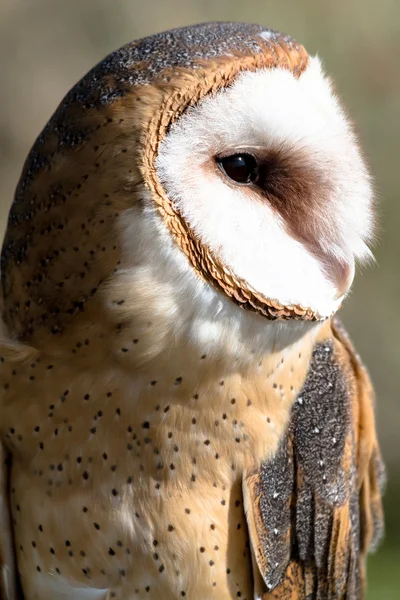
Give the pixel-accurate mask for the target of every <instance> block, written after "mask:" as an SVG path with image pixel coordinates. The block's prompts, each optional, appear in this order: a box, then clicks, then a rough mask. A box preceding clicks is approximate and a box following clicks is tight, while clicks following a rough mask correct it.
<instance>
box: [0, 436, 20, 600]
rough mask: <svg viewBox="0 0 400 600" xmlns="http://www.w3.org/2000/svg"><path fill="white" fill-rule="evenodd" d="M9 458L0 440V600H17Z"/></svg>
mask: <svg viewBox="0 0 400 600" xmlns="http://www.w3.org/2000/svg"><path fill="white" fill-rule="evenodd" d="M9 467H10V465H9V457H8V453H7V451H6V449H5V448H4V446H3V444H2V443H1V440H0V600H17V599H18V598H19V595H18V591H17V589H18V588H17V576H16V565H15V553H14V543H13V533H12V524H11V511H10V502H9V472H10V468H9Z"/></svg>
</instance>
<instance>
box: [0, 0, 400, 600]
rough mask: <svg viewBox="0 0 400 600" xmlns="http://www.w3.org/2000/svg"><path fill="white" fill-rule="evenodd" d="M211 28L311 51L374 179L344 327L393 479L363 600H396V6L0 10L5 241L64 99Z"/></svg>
mask: <svg viewBox="0 0 400 600" xmlns="http://www.w3.org/2000/svg"><path fill="white" fill-rule="evenodd" d="M212 20H223V21H230V20H232V21H248V22H258V23H260V24H263V25H265V26H267V27H271V28H274V29H278V30H281V31H285V32H286V33H290V34H291V35H293V36H294V37H296V38H297V39H298V40H299V41H301V42H302V43H303V44H304V45H305V46H306V48H307V49H308V51H309V52H310V53H318V54H319V55H320V57H321V58H322V59H323V61H324V64H325V68H326V70H327V71H328V72H329V73H330V74H332V75H333V77H334V80H335V83H336V88H337V90H338V92H339V94H340V95H341V97H342V98H343V100H344V103H345V105H346V106H347V107H348V109H349V111H350V114H351V116H352V118H353V120H354V121H355V123H356V127H357V130H358V132H359V136H360V138H361V140H362V142H363V146H364V150H365V154H366V157H367V160H368V162H369V164H370V166H371V170H372V173H373V175H374V178H375V184H376V193H377V197H378V200H379V214H380V239H379V242H378V244H377V245H376V248H375V256H376V261H377V265H376V266H374V267H372V268H369V269H367V270H366V271H365V272H364V273H359V274H358V278H357V280H356V283H355V286H354V290H353V292H352V294H351V296H350V298H349V299H348V300H347V303H346V305H345V307H344V309H343V310H342V317H343V319H344V321H345V323H346V325H347V327H348V329H349V330H350V332H351V334H352V337H353V340H354V341H355V343H356V346H357V348H358V350H359V352H360V353H361V355H362V356H363V358H364V360H365V362H366V363H367V365H368V367H369V369H370V372H371V375H372V379H373V381H374V384H375V387H376V390H377V420H378V429H379V435H380V440H381V445H382V449H383V454H384V457H385V461H386V464H387V468H388V473H389V483H388V488H387V492H386V496H385V506H386V527H387V535H386V539H385V542H384V544H383V546H381V548H380V550H379V552H378V553H377V554H376V555H375V556H373V557H371V559H370V562H369V592H368V599H369V600H378V599H383V600H392V599H393V600H394V599H400V564H399V563H400V516H399V513H400V401H399V390H400V343H399V340H400V317H399V312H398V310H399V303H398V300H397V298H399V296H400V276H399V267H398V265H399V261H400V258H399V257H400V233H399V227H400V203H399V196H400V165H399V166H398V163H399V161H400V152H399V140H400V68H399V59H400V1H399V0H164V1H162V0H146V1H141V0H0V52H1V60H0V82H1V86H0V191H1V194H0V235H1V236H2V234H3V232H4V228H5V223H6V218H7V211H8V208H9V205H10V203H11V200H12V196H13V191H14V188H15V185H16V183H17V180H18V177H19V173H20V171H21V168H22V164H23V161H24V159H25V157H26V154H27V152H28V150H29V148H30V146H31V145H32V143H33V141H34V139H35V137H36V136H37V135H38V133H39V132H40V130H41V129H42V127H43V126H44V124H45V123H46V121H47V120H48V118H49V117H50V116H51V114H52V113H53V111H54V109H55V108H56V106H57V104H58V103H59V101H60V100H61V98H62V97H63V95H64V94H65V93H66V92H67V91H68V89H69V88H70V87H71V86H72V85H73V84H74V83H75V82H76V81H77V80H78V79H79V78H80V77H81V76H82V75H83V74H84V73H85V72H86V71H87V70H88V69H89V68H90V67H92V66H93V64H94V63H96V62H98V61H99V60H100V59H101V58H102V57H103V56H104V55H105V54H107V53H108V52H110V51H112V50H114V49H115V48H117V47H118V46H121V45H122V44H124V43H125V42H128V41H130V40H132V39H135V38H138V37H143V36H145V35H148V34H151V33H154V32H156V31H160V30H163V29H169V28H172V27H178V26H182V25H188V24H191V23H196V22H202V21H212Z"/></svg>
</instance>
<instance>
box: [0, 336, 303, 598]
mask: <svg viewBox="0 0 400 600" xmlns="http://www.w3.org/2000/svg"><path fill="white" fill-rule="evenodd" d="M206 360H207V358H206V357H204V358H203V357H201V358H200V359H199V362H200V364H201V365H203V364H204V363H205V361H206ZM307 365H308V350H307V349H304V348H302V349H301V350H299V349H295V350H293V351H292V352H290V353H287V354H285V353H283V354H275V355H271V356H268V357H266V358H264V359H262V358H261V359H260V360H259V361H257V364H256V365H255V366H254V367H252V368H251V369H249V370H248V371H247V372H246V373H244V374H243V373H242V374H240V373H238V372H235V371H234V370H230V369H227V370H224V369H216V370H215V372H214V371H213V368H211V369H210V370H209V371H207V369H204V368H203V367H201V368H200V369H199V370H198V371H197V372H192V371H191V372H186V371H185V368H184V367H183V368H178V369H176V373H175V372H171V373H169V372H166V371H164V372H163V373H161V374H155V375H154V376H152V377H149V380H148V381H147V382H146V384H143V381H141V382H140V384H138V383H137V382H132V381H125V382H124V381H123V380H122V379H121V377H114V376H110V375H109V374H108V375H105V376H103V377H92V376H90V375H89V374H85V375H84V376H82V378H80V379H77V380H75V381H72V382H71V383H70V385H69V386H67V383H66V379H65V378H64V377H60V380H57V378H55V379H53V385H52V386H49V382H47V383H46V384H43V380H41V379H40V377H38V378H37V379H35V380H29V385H30V386H31V387H30V388H27V389H29V390H31V393H32V395H31V396H30V404H29V409H28V408H27V407H25V413H23V412H22V410H21V409H22V407H21V402H22V400H19V401H18V402H19V403H20V405H19V406H18V402H17V403H15V404H13V410H11V408H10V409H9V410H8V411H7V425H6V430H5V437H6V439H7V442H8V444H9V445H10V447H11V448H12V449H13V452H14V453H15V467H14V469H13V490H14V492H13V516H14V520H15V528H16V536H17V541H18V543H19V546H20V547H21V548H22V549H23V550H20V553H21V565H22V573H24V572H26V573H27V574H28V573H29V572H31V571H33V570H36V571H37V572H38V573H39V577H40V574H41V573H51V574H52V576H59V577H63V578H66V580H67V581H73V582H80V583H82V584H86V585H87V584H88V582H89V581H90V582H92V584H93V585H95V586H96V587H100V588H103V587H104V589H107V588H110V589H113V590H115V591H114V593H115V594H117V595H118V594H122V595H121V596H120V597H121V598H123V597H126V596H125V595H124V594H125V592H123V590H124V589H125V587H124V586H126V585H128V586H130V587H129V589H130V590H131V589H132V587H133V589H137V590H139V592H138V596H137V597H140V593H142V592H143V593H144V591H145V590H146V588H147V587H149V586H150V588H152V589H153V588H154V586H155V585H156V586H157V585H159V584H160V583H161V582H169V583H168V585H167V589H169V590H170V597H171V598H176V597H178V596H179V594H180V593H181V592H182V591H185V590H186V591H185V593H186V592H187V591H188V590H193V593H196V594H198V596H193V597H207V594H209V592H210V590H212V589H213V588H214V587H215V588H216V587H218V589H219V594H220V595H219V596H218V597H221V598H224V597H226V598H230V597H231V595H230V594H231V584H230V583H229V577H227V575H228V574H229V573H231V572H235V573H237V576H236V579H237V582H235V585H236V583H237V586H236V587H237V591H240V593H242V596H243V597H249V596H247V594H250V593H251V589H250V586H251V577H250V575H249V573H251V569H250V566H249V565H250V554H249V548H248V539H247V528H246V521H245V516H244V511H243V502H242V493H241V477H242V473H243V471H244V470H245V469H247V468H249V467H250V466H251V465H252V464H254V463H259V462H260V461H261V460H263V459H265V458H267V457H268V456H271V455H272V454H273V453H274V451H275V449H276V447H277V443H278V441H279V438H280V436H281V435H282V432H283V430H284V428H285V426H286V423H287V419H288V415H289V411H290V407H291V405H292V403H293V401H294V399H295V397H296V395H297V394H298V392H299V390H300V388H301V385H302V383H303V380H304V377H305V375H306V371H307ZM38 367H39V371H40V369H41V368H43V369H44V365H43V366H42V365H41V364H40V363H39V364H38V365H36V369H37V368H38ZM153 377H154V378H153ZM35 381H37V383H36V390H35ZM32 384H33V385H32ZM41 388H42V389H41ZM45 389H46V390H47V391H45ZM49 389H51V390H52V392H51V394H52V398H53V399H52V400H51V399H50V397H49V391H48V390H49ZM35 392H36V393H35ZM26 398H28V396H26ZM32 398H35V399H37V400H35V401H34V402H32ZM10 406H11V405H10ZM21 415H22V418H21ZM28 487H29V489H30V490H32V491H31V493H30V495H29V498H28V497H27V496H26V494H25V493H24V490H25V489H28ZM60 514H62V515H63V518H62V519H60ZM232 543H233V544H234V547H235V550H234V551H233V550H232V549H231V544H232ZM67 559H68V560H67ZM187 560H191V561H193V562H192V563H191V564H195V565H198V569H197V571H196V573H195V574H193V573H192V572H191V573H189V572H188V571H187V569H186V568H185V564H186V561H187ZM38 568H39V569H40V571H38ZM25 569H26V571H25ZM191 571H193V570H191ZM228 572H229V573H228ZM27 576H28V575H27ZM162 577H163V579H161V578H162ZM214 584H215V585H214ZM204 586H205V587H204ZM178 588H179V589H178ZM235 589H236V588H235ZM140 590H141V591H140ZM224 590H225V591H224ZM236 593H237V592H236ZM224 594H225V595H224ZM116 597H118V596H116ZM132 597H136V596H134V595H133V596H132ZM165 597H169V596H168V593H166V595H165ZM233 597H234V596H233Z"/></svg>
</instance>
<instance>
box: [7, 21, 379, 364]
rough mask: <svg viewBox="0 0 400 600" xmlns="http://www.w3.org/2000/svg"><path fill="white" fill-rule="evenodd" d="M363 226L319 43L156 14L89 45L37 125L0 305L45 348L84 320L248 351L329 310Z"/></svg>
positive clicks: (363, 245) (368, 200) (363, 247)
mask: <svg viewBox="0 0 400 600" xmlns="http://www.w3.org/2000/svg"><path fill="white" fill-rule="evenodd" d="M372 232H373V206H372V192H371V184H370V179H369V176H368V173H367V169H366V167H365V164H364V161H363V159H362V156H361V154H360V150H359V148H358V144H357V141H356V138H355V135H354V133H353V130H352V127H351V124H350V123H349V120H348V118H347V117H346V115H345V113H344V111H343V109H342V107H341V105H340V103H339V101H338V99H337V97H336V96H335V94H334V92H333V91H332V86H331V83H330V81H329V80H328V79H327V78H326V77H325V75H324V73H323V71H322V68H321V63H320V61H319V59H318V58H314V57H310V56H308V54H307V52H306V51H305V49H304V48H303V47H302V46H301V45H299V44H298V43H297V42H295V41H294V40H293V39H291V38H289V37H287V36H284V35H281V34H279V33H277V32H274V31H271V30H267V29H265V28H263V27H260V26H257V25H248V24H238V23H211V24H204V25H198V26H192V27H187V28H184V29H178V30H173V31H169V32H166V33H162V34H157V35H155V36H152V37H149V38H145V39H144V40H141V41H139V42H134V43H132V44H128V45H127V46H124V47H123V48H121V49H120V50H118V51H116V52H114V53H112V54H111V55H109V56H108V57H106V58H105V59H104V60H103V61H102V62H101V63H100V64H99V65H97V66H96V67H95V68H94V69H92V71H90V72H89V73H88V74H87V75H86V76H85V77H84V78H83V79H82V80H81V81H80V82H79V83H78V84H77V85H76V86H75V87H74V88H73V89H72V90H71V91H70V92H69V94H68V95H67V96H66V98H65V99H64V100H63V102H62V103H61V105H60V106H59V108H58V109H57V111H56V113H55V115H54V116H53V117H52V119H51V120H50V122H49V123H48V125H47V126H46V128H45V129H44V131H43V132H42V134H41V135H40V136H39V138H38V140H37V141H36V143H35V145H34V147H33V149H32V150H31V153H30V155H29V157H28V159H27V162H26V164H25V167H24V171H23V174H22V177H21V180H20V183H19V185H18V188H17V191H16V196H15V200H14V203H13V206H12V208H11V212H10V217H9V224H8V230H7V234H6V238H5V242H4V246H3V252H2V287H3V298H4V307H3V318H4V320H5V323H6V325H7V326H8V329H9V331H10V333H11V335H12V336H14V337H16V338H18V339H22V340H24V341H30V342H31V343H36V344H38V343H39V340H43V339H44V338H46V339H47V340H49V339H53V340H55V343H56V345H57V347H58V348H60V347H63V341H62V340H65V339H66V340H70V338H71V335H72V336H73V337H74V339H75V338H78V337H79V336H80V333H79V331H82V327H83V328H84V329H85V330H86V331H96V332H98V331H101V332H102V334H101V335H103V338H104V336H105V335H108V336H110V335H111V334H112V335H113V336H116V335H119V339H120V340H121V339H122V338H123V335H124V331H125V332H128V333H127V336H128V337H129V339H130V340H131V341H130V342H129V343H132V344H133V343H134V342H133V340H135V339H136V340H138V339H139V334H137V337H132V336H133V335H136V333H137V332H139V333H140V335H144V332H145V331H147V332H148V335H150V333H149V332H150V331H153V333H152V335H153V338H152V339H153V342H154V340H156V339H157V340H158V342H157V343H155V346H157V352H158V351H160V349H162V348H165V346H166V344H167V343H168V344H170V343H176V340H178V339H181V340H182V339H186V340H192V341H193V340H197V341H199V340H200V341H201V343H202V344H204V343H207V344H209V345H212V344H213V343H214V344H215V343H216V340H218V343H221V339H224V340H225V342H226V339H227V338H229V339H230V342H229V343H230V344H233V345H234V346H235V347H236V350H235V351H237V345H238V344H239V340H241V343H244V345H245V346H246V348H247V350H248V346H249V344H248V343H246V342H248V341H249V340H252V343H253V341H254V340H255V338H256V337H257V336H258V338H259V337H260V336H261V337H262V339H263V340H265V339H269V340H270V339H274V340H275V342H276V340H277V339H278V338H282V339H283V338H284V337H285V336H286V335H288V332H291V333H292V334H293V332H295V335H300V332H302V331H304V330H305V328H309V327H310V326H312V324H313V323H317V322H319V321H322V320H324V319H327V318H329V317H330V316H331V315H332V314H333V313H334V312H335V311H336V310H337V309H338V307H339V306H340V304H341V302H342V301H343V299H344V297H345V296H346V294H347V293H348V291H349V289H350V286H351V283H352V280H353V276H354V267H355V263H356V261H365V260H366V259H368V257H369V256H370V251H369V249H368V243H369V241H370V240H371V236H372ZM310 324H311V325H310ZM155 329H157V333H156V332H155ZM105 332H106V333H105ZM135 332H136V333H135ZM267 332H269V333H268V334H267ZM96 335H97V334H96ZM99 335H100V334H99ZM232 336H233V338H234V339H235V342H233V341H232V340H233V338H232ZM150 337H151V336H150ZM131 338H132V339H131ZM258 338H257V339H258ZM127 339H128V338H127ZM160 340H162V341H160ZM259 341H260V340H259V339H258V342H259ZM225 342H224V343H225ZM275 342H274V343H275ZM69 343H70V341H68V344H69ZM79 343H80V344H81V346H82V340H80V339H79ZM226 343H227V342H226ZM263 343H264V342H263ZM265 343H267V342H265ZM268 343H270V342H268ZM81 346H79V347H81ZM137 346H139V344H138V343H137ZM149 352H150V351H149ZM150 354H152V353H151V352H150ZM153 354H154V351H153ZM153 354H152V355H153Z"/></svg>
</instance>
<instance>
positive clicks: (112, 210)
mask: <svg viewBox="0 0 400 600" xmlns="http://www.w3.org/2000/svg"><path fill="white" fill-rule="evenodd" d="M307 62H308V56H307V53H306V51H305V50H304V48H303V47H302V46H301V45H299V44H297V43H296V42H295V41H294V40H293V39H291V38H289V37H287V36H283V35H281V34H279V33H277V32H274V31H271V30H266V29H264V28H263V27H260V26H258V25H248V24H242V23H208V24H203V25H195V26H191V27H187V28H183V29H176V30H172V31H168V32H165V33H160V34H156V35H154V36H151V37H148V38H144V39H143V40H140V41H136V42H133V43H130V44H127V45H126V46H124V47H122V48H121V49H119V50H117V51H115V52H113V53H112V54H110V55H109V56H107V57H106V58H105V59H104V60H103V61H102V62H100V63H99V64H98V65H97V66H95V67H94V68H93V69H92V70H91V71H90V72H89V73H88V74H87V75H86V76H85V77H84V78H83V79H82V80H81V81H80V82H78V83H77V85H76V86H75V87H74V88H73V89H72V90H71V91H70V92H69V93H68V94H67V96H66V97H65V98H64V100H63V101H62V103H61V104H60V106H59V107H58V109H57V110H56V112H55V114H54V115H53V117H52V118H51V120H50V121H49V123H48V124H47V125H46V127H45V129H44V130H43V132H42V133H41V134H40V136H39V137H38V139H37V140H36V142H35V144H34V146H33V148H32V150H31V152H30V154H29V156H28V158H27V161H26V163H25V166H24V169H23V173H22V176H21V179H20V182H19V184H18V187H17V190H16V195H15V199H14V203H13V205H12V207H11V211H10V215H9V221H8V228H7V232H6V236H5V241H4V245H3V250H2V257H1V269H2V289H3V318H4V321H5V323H6V324H7V326H8V327H9V330H10V332H11V333H12V334H14V335H15V336H17V337H18V338H20V339H24V340H28V339H29V340H32V337H33V334H34V332H35V333H36V332H38V331H39V330H42V331H43V329H44V330H47V331H48V332H51V333H52V334H53V335H55V334H59V333H60V332H62V331H63V330H64V329H65V328H66V326H67V325H68V324H69V323H70V322H71V319H73V318H75V317H76V316H77V315H78V314H79V315H81V318H82V313H84V312H85V309H86V307H87V304H88V303H89V302H90V303H91V307H92V309H94V308H95V306H100V304H99V300H98V294H97V292H98V290H99V288H100V287H101V286H102V284H103V283H104V282H105V281H106V280H107V279H108V278H109V277H110V276H111V275H112V273H113V272H114V271H115V270H116V269H117V268H118V265H119V261H120V248H119V240H118V230H117V227H116V223H117V218H118V216H119V215H120V214H121V212H123V211H124V210H126V209H127V208H130V207H132V206H133V205H134V204H136V203H138V202H141V197H140V190H141V189H142V186H143V181H144V184H145V185H146V187H148V188H149V189H150V190H151V192H152V195H153V199H154V201H155V202H156V204H157V205H158V208H159V211H160V213H161V215H162V217H163V219H164V222H165V223H166V225H167V227H168V228H169V229H170V231H171V232H172V234H173V235H174V237H175V239H176V241H177V243H178V244H179V246H180V248H181V249H182V250H183V252H184V253H185V254H186V255H187V256H188V258H189V260H190V262H191V263H192V265H193V267H194V268H195V269H196V271H197V272H198V273H199V275H200V276H201V277H203V278H205V279H206V280H208V281H209V282H211V283H212V284H213V285H214V286H215V287H217V289H219V290H221V291H223V292H224V293H226V294H228V295H229V296H230V297H231V298H232V299H233V300H234V301H235V302H236V303H238V304H239V305H240V306H242V307H244V308H248V309H250V310H254V311H256V312H260V313H262V314H264V315H265V316H267V317H268V318H273V319H275V318H300V319H315V318H318V315H315V314H313V313H312V311H310V310H309V309H305V308H303V307H299V306H293V307H284V306H281V305H279V304H277V303H274V302H272V301H271V300H268V299H266V298H263V297H260V295H259V294H257V292H256V291H254V290H251V289H249V287H248V286H247V285H246V283H245V282H243V281H241V280H238V279H237V278H235V276H234V275H233V274H232V273H230V271H229V269H228V268H227V267H226V266H225V265H221V264H219V262H218V261H217V260H216V258H215V257H214V256H212V255H211V253H210V252H209V250H208V249H207V248H204V247H203V246H202V245H201V244H200V242H199V241H198V240H197V239H196V238H195V236H194V235H193V233H192V232H191V231H190V229H189V227H188V225H187V224H186V223H185V221H184V220H183V219H182V217H181V216H180V215H179V214H178V212H177V210H176V209H175V208H174V207H173V206H172V205H171V203H170V201H169V199H168V198H167V196H166V193H165V190H163V188H162V186H161V184H160V182H159V181H158V178H157V175H156V172H155V169H154V161H155V158H156V155H157V150H158V145H159V143H160V141H161V139H162V137H163V136H164V135H165V133H166V131H167V129H168V127H169V125H170V124H171V123H172V122H173V121H174V120H175V119H176V118H177V117H179V115H180V114H182V112H183V111H184V110H185V109H186V108H187V106H189V105H193V104H194V103H196V102H198V101H199V100H200V99H201V98H202V97H204V96H205V95H206V94H210V93H215V92H216V91H218V90H219V89H221V88H222V87H224V86H226V85H229V84H230V83H231V82H232V81H233V80H234V78H235V77H236V76H237V74H238V73H239V72H241V71H243V70H256V69H258V68H268V67H277V66H279V67H283V68H287V69H290V70H291V71H292V72H293V73H294V74H295V76H299V75H300V74H301V72H302V71H303V70H304V68H305V67H306V66H307ZM99 310H101V309H100V308H99ZM92 314H93V310H92Z"/></svg>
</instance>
